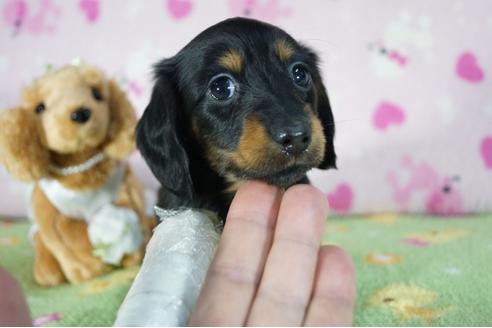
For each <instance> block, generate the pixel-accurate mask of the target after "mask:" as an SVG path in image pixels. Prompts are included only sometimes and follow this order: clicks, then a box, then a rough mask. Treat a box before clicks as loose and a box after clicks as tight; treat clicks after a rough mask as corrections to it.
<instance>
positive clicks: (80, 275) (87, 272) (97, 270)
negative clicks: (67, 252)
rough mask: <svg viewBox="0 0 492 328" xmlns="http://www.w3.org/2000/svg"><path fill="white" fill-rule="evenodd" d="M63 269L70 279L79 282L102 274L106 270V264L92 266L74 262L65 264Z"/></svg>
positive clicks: (72, 281)
mask: <svg viewBox="0 0 492 328" xmlns="http://www.w3.org/2000/svg"><path fill="white" fill-rule="evenodd" d="M63 271H64V272H65V275H66V277H67V279H68V281H70V282H71V283H73V284H78V283H82V282H84V281H87V280H90V279H92V278H95V277H97V276H100V275H101V274H103V273H104V272H105V266H104V265H103V266H99V265H98V266H96V267H91V266H87V265H86V264H85V263H82V262H72V263H68V264H67V265H65V267H64V268H63Z"/></svg>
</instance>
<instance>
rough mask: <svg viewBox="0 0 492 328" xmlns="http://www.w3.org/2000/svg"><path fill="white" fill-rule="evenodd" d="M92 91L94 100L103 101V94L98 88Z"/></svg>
mask: <svg viewBox="0 0 492 328" xmlns="http://www.w3.org/2000/svg"><path fill="white" fill-rule="evenodd" d="M91 91H92V97H94V99H96V100H97V101H102V100H103V96H102V93H101V91H99V89H98V88H92V89H91Z"/></svg>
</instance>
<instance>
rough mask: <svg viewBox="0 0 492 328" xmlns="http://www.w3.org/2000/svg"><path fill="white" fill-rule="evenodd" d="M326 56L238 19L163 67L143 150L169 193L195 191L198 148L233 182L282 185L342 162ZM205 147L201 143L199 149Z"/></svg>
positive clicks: (143, 127) (144, 127)
mask: <svg viewBox="0 0 492 328" xmlns="http://www.w3.org/2000/svg"><path fill="white" fill-rule="evenodd" d="M317 63H318V59H317V56H316V55H315V54H314V52H313V51H311V50H310V49H309V48H307V47H306V46H303V45H301V44H299V43H298V42H296V41H295V40H294V39H293V38H292V37H291V36H289V35H288V34H287V33H286V32H284V31H283V30H281V29H279V28H277V27H274V26H272V25H269V24H266V23H261V22H258V21H255V20H250V19H244V18H234V19H228V20H226V21H223V22H221V23H219V24H217V25H214V26H212V27H210V28H208V29H207V30H205V31H204V32H202V33H201V34H199V35H198V36H197V37H196V38H195V39H193V40H192V41H191V42H190V43H189V44H188V45H186V46H185V47H184V48H183V49H182V50H181V51H180V52H179V53H178V54H177V55H175V56H174V57H172V58H169V59H165V60H163V61H161V62H159V63H158V64H157V65H156V66H155V76H156V83H155V86H154V90H153V93H152V97H151V100H150V103H149V105H148V107H147V108H146V110H145V112H144V114H143V117H142V119H141V120H140V122H139V124H138V129H137V146H138V147H139V149H140V151H141V153H142V154H143V156H144V158H145V159H146V161H147V163H148V164H149V166H150V168H151V169H152V171H153V173H154V174H155V175H156V177H157V178H158V180H160V182H161V183H162V185H163V186H164V187H166V188H167V189H168V190H170V191H172V192H174V193H176V194H177V195H181V196H183V197H186V196H188V197H190V196H191V197H192V196H193V185H194V183H195V184H196V181H192V180H193V179H192V178H191V176H190V167H192V166H193V165H195V166H196V165H199V164H197V163H192V162H191V160H190V156H193V157H194V158H196V154H190V152H191V151H193V152H197V151H199V152H200V153H202V155H203V159H204V161H205V162H206V164H203V163H202V164H203V165H209V166H210V168H211V169H212V170H213V171H214V172H215V173H217V174H218V175H219V176H221V177H223V178H224V179H225V181H226V182H228V183H231V184H233V183H235V182H238V181H243V180H252V179H259V180H263V181H266V182H268V183H270V184H273V185H277V186H280V187H288V186H290V185H292V184H294V183H296V182H298V181H299V180H301V179H302V178H303V177H304V176H305V174H306V171H308V170H309V169H311V168H314V167H318V168H322V169H326V168H330V167H335V161H336V156H335V152H334V149H333V137H334V122H333V116H332V112H331V108H330V104H329V101H328V98H327V94H326V90H325V87H324V85H323V82H322V79H321V75H320V72H319V70H318V67H317ZM195 144H198V145H199V147H196V146H195Z"/></svg>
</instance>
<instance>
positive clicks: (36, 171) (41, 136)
mask: <svg viewBox="0 0 492 328" xmlns="http://www.w3.org/2000/svg"><path fill="white" fill-rule="evenodd" d="M0 122H1V125H2V131H0V152H1V153H2V155H3V156H2V157H3V161H4V162H5V164H6V166H7V168H8V169H9V170H10V171H11V172H12V173H13V174H14V175H16V176H17V177H18V178H20V179H22V180H33V179H34V180H35V179H36V178H39V177H42V176H46V175H48V172H47V171H48V167H49V165H50V163H51V157H52V155H53V154H55V153H56V154H62V155H70V154H77V153H81V152H85V151H90V150H93V149H100V150H101V151H103V152H105V153H106V155H107V156H109V157H115V158H123V157H126V156H127V155H128V154H129V153H130V152H131V151H133V149H134V141H133V138H134V127H135V125H136V118H135V114H134V112H133V108H132V107H131V105H130V103H129V102H128V101H127V100H126V97H125V95H124V93H123V92H122V91H121V90H120V89H119V87H118V86H117V85H116V83H115V82H114V81H111V80H108V79H107V78H106V77H105V76H104V74H103V73H102V72H101V71H100V70H99V69H97V68H95V67H93V66H87V65H82V66H79V67H75V66H65V67H62V68H60V69H58V70H55V71H51V72H49V73H47V74H45V75H44V76H42V77H40V78H39V79H37V80H35V81H34V82H33V83H32V84H31V85H30V86H28V87H26V88H25V89H24V90H23V94H22V105H21V106H19V107H18V108H15V109H11V110H8V111H5V112H3V113H2V114H1V116H0Z"/></svg>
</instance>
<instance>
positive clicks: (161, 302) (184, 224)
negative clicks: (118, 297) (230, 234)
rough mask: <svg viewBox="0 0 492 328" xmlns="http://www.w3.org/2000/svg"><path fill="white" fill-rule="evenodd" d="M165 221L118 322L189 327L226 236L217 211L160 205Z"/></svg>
mask: <svg viewBox="0 0 492 328" xmlns="http://www.w3.org/2000/svg"><path fill="white" fill-rule="evenodd" d="M156 214H157V215H158V216H159V217H161V219H162V222H161V223H160V224H159V225H158V226H157V228H156V229H155V231H154V234H153V236H152V238H151V240H150V242H149V244H148V245H147V251H146V254H145V258H144V260H143V263H142V267H141V268H140V271H139V272H138V274H137V276H136V278H135V281H134V282H133V284H132V286H131V288H130V290H129V292H128V294H127V295H126V297H125V300H124V301H123V304H122V305H121V307H120V309H119V311H118V315H117V318H116V321H115V323H114V325H115V326H183V325H186V323H187V321H188V318H189V316H190V313H191V311H192V310H193V307H194V306H195V303H196V300H197V298H198V295H199V292H200V290H201V287H202V284H203V281H204V279H205V276H206V274H207V270H208V267H209V265H210V261H211V260H212V258H213V256H214V254H215V249H216V246H217V243H218V240H219V236H220V232H219V231H220V227H219V226H218V225H217V223H216V222H217V220H216V218H215V217H213V215H211V214H210V215H208V214H206V213H204V212H199V211H196V210H190V209H186V210H180V211H165V210H162V209H159V208H156Z"/></svg>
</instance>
